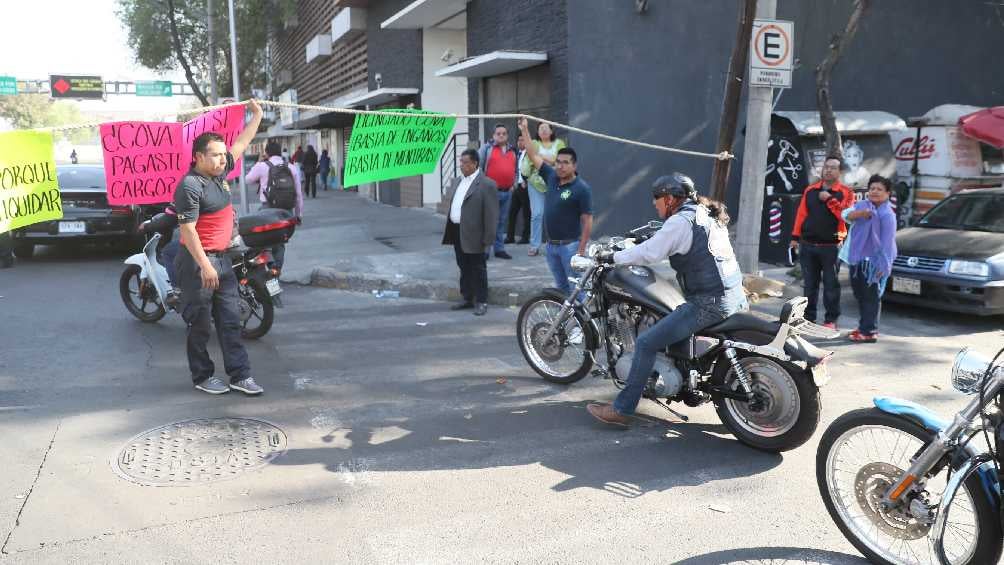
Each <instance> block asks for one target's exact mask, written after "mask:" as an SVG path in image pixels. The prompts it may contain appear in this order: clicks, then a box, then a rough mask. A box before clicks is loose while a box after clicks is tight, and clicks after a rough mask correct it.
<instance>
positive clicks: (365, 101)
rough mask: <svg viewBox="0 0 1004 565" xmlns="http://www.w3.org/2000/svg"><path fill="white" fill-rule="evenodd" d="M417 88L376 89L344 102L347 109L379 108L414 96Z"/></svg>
mask: <svg viewBox="0 0 1004 565" xmlns="http://www.w3.org/2000/svg"><path fill="white" fill-rule="evenodd" d="M419 92H420V91H419V89H417V88H378V89H376V90H370V91H369V92H364V93H362V94H359V95H357V96H354V97H352V98H349V99H347V100H345V101H344V105H345V107H347V108H360V107H363V106H380V105H382V104H387V103H389V102H393V101H394V100H397V99H398V98H402V97H405V96H415V95H417V94H418V93H419Z"/></svg>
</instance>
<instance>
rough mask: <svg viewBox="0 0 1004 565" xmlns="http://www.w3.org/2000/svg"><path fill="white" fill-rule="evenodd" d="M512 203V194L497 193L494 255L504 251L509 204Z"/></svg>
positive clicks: (503, 191) (506, 192) (508, 192)
mask: <svg viewBox="0 0 1004 565" xmlns="http://www.w3.org/2000/svg"><path fill="white" fill-rule="evenodd" d="M510 203H512V192H510V191H508V190H500V191H499V223H498V227H496V228H495V253H498V252H500V251H505V235H506V234H505V231H506V227H508V224H509V204H510Z"/></svg>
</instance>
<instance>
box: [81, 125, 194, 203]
mask: <svg viewBox="0 0 1004 565" xmlns="http://www.w3.org/2000/svg"><path fill="white" fill-rule="evenodd" d="M100 134H101V147H102V149H103V151H104V158H105V179H106V181H107V184H108V187H107V192H108V203H109V204H113V205H119V206H124V205H130V204H156V203H158V202H169V201H170V200H171V198H173V197H174V189H175V188H176V187H177V186H178V181H179V180H181V177H182V176H184V174H185V172H186V171H188V165H189V159H188V157H187V155H188V154H187V153H185V146H184V144H183V143H182V141H181V124H179V123H175V122H170V123H169V122H111V123H106V124H101V128H100Z"/></svg>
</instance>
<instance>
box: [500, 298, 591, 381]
mask: <svg viewBox="0 0 1004 565" xmlns="http://www.w3.org/2000/svg"><path fill="white" fill-rule="evenodd" d="M561 307H562V302H561V298H559V297H558V296H557V295H554V294H549V293H542V294H538V295H536V296H534V297H532V298H530V299H529V300H527V301H526V303H525V304H523V307H522V308H520V310H519V316H517V317H516V340H517V341H518V342H519V349H520V351H521V352H522V353H523V358H524V359H526V362H527V364H529V365H530V366H531V367H533V370H534V371H536V372H537V374H538V375H540V376H541V377H544V379H546V380H548V381H551V382H552V383H557V384H563V385H567V384H572V383H574V382H576V381H578V380H580V379H581V378H582V377H584V376H586V375H587V374H588V373H589V369H591V368H592V366H593V349H595V343H596V339H595V336H594V335H593V333H592V332H593V328H592V326H590V325H589V323H588V322H586V321H585V319H584V318H583V317H582V316H581V315H580V314H579V313H578V312H575V313H574V315H572V316H569V317H568V320H566V321H565V323H564V327H563V328H559V329H558V331H556V332H555V333H554V335H553V336H552V337H551V339H550V340H549V341H547V342H544V340H543V337H544V336H545V335H546V333H547V331H548V329H549V328H550V327H551V325H552V324H553V322H554V321H555V319H556V318H557V316H558V313H559V312H560V311H561Z"/></svg>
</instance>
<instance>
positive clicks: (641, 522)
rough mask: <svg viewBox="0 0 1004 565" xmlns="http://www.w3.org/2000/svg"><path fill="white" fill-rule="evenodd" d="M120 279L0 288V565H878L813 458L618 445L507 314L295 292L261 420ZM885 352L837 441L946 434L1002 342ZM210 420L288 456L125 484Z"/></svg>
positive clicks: (28, 277)
mask: <svg viewBox="0 0 1004 565" xmlns="http://www.w3.org/2000/svg"><path fill="white" fill-rule="evenodd" d="M121 255H123V253H122V252H121V251H114V250H95V249H90V248H87V249H76V250H73V249H71V250H62V251H56V250H53V249H49V248H43V249H40V251H39V254H38V257H37V258H36V259H35V260H33V261H29V262H22V263H21V264H20V265H19V266H18V267H16V268H15V269H13V270H6V271H0V320H2V324H0V343H2V344H3V345H2V348H0V433H2V436H3V438H4V441H3V442H0V461H3V462H4V464H3V465H2V466H0V540H2V541H3V544H4V545H3V554H2V555H0V562H2V563H6V562H10V563H69V562H73V563H151V562H154V563H168V562H171V563H174V562H177V563H197V562H204V563H256V562H274V563H321V562H325V563H471V562H495V563H571V562H575V563H604V562H627V563H641V562H650V563H684V564H687V565H710V564H724V563H772V564H775V563H820V564H824V563H825V564H851V563H861V562H863V560H861V559H860V557H858V556H857V553H856V552H855V550H854V549H853V547H851V546H850V545H849V544H848V543H847V542H846V541H844V539H843V537H842V536H841V535H840V533H839V532H838V531H837V530H836V528H835V526H834V525H833V524H832V523H831V522H830V519H829V517H828V516H827V515H826V513H825V510H824V508H823V505H822V503H821V501H820V499H819V496H818V493H817V490H816V485H815V480H814V474H813V473H814V455H815V450H816V440H817V439H818V435H819V434H818V433H817V438H816V439H814V440H813V441H812V442H810V443H809V444H807V445H806V446H804V447H802V448H800V449H798V450H796V451H793V452H790V453H786V454H784V455H783V456H778V455H768V454H763V453H758V452H755V451H752V450H750V449H748V448H745V447H743V446H742V445H740V444H739V443H737V442H736V441H735V440H733V439H732V438H731V436H729V435H728V434H727V432H726V431H725V429H724V428H723V427H722V426H721V425H720V423H719V422H718V420H717V417H716V416H715V413H714V411H713V409H712V408H711V407H709V406H705V407H700V408H696V409H687V408H682V409H681V410H682V411H683V412H684V413H686V414H687V415H688V416H689V417H690V418H691V420H690V422H688V423H679V422H676V421H675V420H674V419H673V418H672V417H671V416H670V415H669V414H668V413H667V412H665V411H663V410H662V409H661V408H659V407H658V406H655V405H652V404H649V405H647V406H645V407H644V408H643V414H642V415H643V418H642V419H641V420H640V421H639V423H638V425H636V426H635V427H634V428H633V429H631V430H630V431H626V432H619V431H613V430H609V429H604V428H602V427H600V426H599V425H597V424H596V423H594V421H593V420H592V419H591V418H590V417H589V416H588V415H587V414H586V412H585V410H584V406H585V403H586V402H588V401H592V400H609V399H611V398H612V397H613V392H614V389H613V387H612V386H610V385H609V384H608V383H606V382H603V381H599V380H597V379H593V378H587V379H586V380H584V381H582V382H580V383H578V384H576V385H573V386H571V387H561V386H556V385H551V384H548V383H546V382H545V381H543V380H542V379H540V378H538V377H536V376H535V374H534V373H532V371H531V370H530V369H529V368H528V367H527V366H526V365H525V363H524V362H523V360H522V357H521V355H520V353H519V350H518V347H517V345H516V341H515V337H514V335H513V326H514V320H515V315H516V312H515V310H512V309H502V308H494V309H491V310H490V311H489V314H488V316H486V317H484V318H475V317H473V316H471V315H470V314H469V313H453V312H449V311H448V310H447V306H448V305H447V304H445V303H438V302H430V301H418V300H404V299H398V300H378V299H375V298H374V297H372V296H370V295H364V294H352V293H345V292H340V291H334V290H328V289H315V288H308V287H298V286H287V287H286V292H285V294H284V300H285V303H286V307H285V308H284V309H282V310H279V311H278V314H277V320H276V324H275V326H274V327H273V329H272V331H271V333H269V335H268V336H266V337H265V338H264V339H262V340H260V341H258V342H252V343H250V344H249V345H248V349H249V351H250V355H251V359H252V363H253V366H254V372H255V376H256V378H257V379H258V381H259V383H261V384H262V385H263V386H264V387H265V388H266V394H265V395H264V396H263V397H261V398H247V397H244V396H242V395H239V394H237V393H231V394H228V395H225V396H222V397H210V396H208V395H205V394H202V393H199V392H196V391H194V390H193V389H192V387H191V383H190V380H189V377H188V375H187V370H186V363H185V357H184V347H183V344H184V327H183V324H182V322H181V320H180V318H179V317H177V316H175V315H169V316H168V317H166V318H165V319H163V320H161V321H160V322H159V323H157V324H142V323H140V322H138V321H137V320H135V319H133V318H132V317H131V316H130V315H129V314H128V313H127V312H126V310H125V308H124V307H123V306H122V304H121V302H120V300H119V296H118V286H117V285H118V277H119V274H120V272H121ZM845 304H846V306H847V309H848V310H849V312H848V313H853V312H850V310H851V306H852V305H851V304H850V302H849V301H847V302H845ZM761 307H762V308H766V309H776V308H777V304H776V303H770V304H763V305H761ZM843 323H844V325H845V326H850V325H851V321H850V317H849V316H845V318H844V320H843ZM422 324H424V325H422ZM882 334H883V335H882V341H881V342H880V343H879V344H876V345H850V344H839V345H837V346H835V349H836V350H837V355H836V357H835V359H834V361H833V365H832V372H833V374H834V378H833V381H832V383H831V384H830V385H829V386H827V387H826V388H825V389H823V402H824V413H823V422H822V426H825V425H827V424H828V423H829V422H830V421H832V420H833V419H834V418H835V417H837V416H839V415H840V414H841V413H843V412H846V411H847V410H850V409H853V408H858V407H862V406H866V405H868V404H869V403H870V398H871V397H872V396H874V395H878V394H883V395H896V396H902V397H905V398H908V399H912V400H915V401H919V402H922V403H925V404H927V405H929V406H931V407H933V408H935V409H937V410H939V411H941V412H943V413H949V412H951V411H953V410H956V409H958V408H959V407H960V406H961V405H962V404H963V403H964V400H965V399H964V397H963V396H961V395H960V394H958V393H956V392H954V391H953V390H952V389H951V387H950V385H949V383H948V372H949V369H950V366H951V361H952V357H953V355H954V354H955V352H956V351H957V350H958V349H959V348H961V347H962V346H972V347H975V348H977V349H979V350H982V351H984V352H986V353H990V354H992V353H993V352H994V351H996V349H997V348H998V347H1000V346H1001V345H1004V343H1002V340H1001V332H1000V321H999V320H993V319H986V320H979V319H971V318H966V317H963V316H957V315H952V314H939V313H932V312H927V311H911V310H908V309H904V308H895V307H890V308H888V309H887V310H886V312H885V314H884V319H883V326H882ZM211 351H213V354H214V358H215V359H217V360H219V359H220V357H219V353H218V350H217V349H215V346H214V349H212V350H211ZM218 364H222V363H221V362H219V361H218ZM209 417H243V418H255V419H262V420H265V421H268V422H271V423H273V424H274V425H276V426H278V427H279V428H281V429H282V430H283V431H284V432H285V434H286V436H287V438H288V445H287V447H288V451H287V452H286V453H285V454H283V455H282V456H280V457H279V458H277V459H276V460H275V461H274V462H273V464H271V465H268V466H266V467H264V468H262V469H261V470H258V471H255V472H253V473H250V474H247V475H246V476H244V477H242V478H238V479H235V480H231V481H225V482H216V483H211V484H208V485H201V486H190V487H164V488H155V487H146V486H139V485H136V484H133V483H130V482H127V481H125V480H123V479H122V478H120V477H119V476H118V475H116V473H114V472H113V470H112V464H111V462H112V461H113V460H114V459H115V458H116V456H117V453H118V451H119V449H120V448H122V447H123V446H124V445H125V444H126V442H127V441H128V440H129V439H130V438H132V437H134V436H135V435H137V434H140V433H142V432H144V431H146V430H150V429H153V428H156V427H159V426H162V425H165V424H169V423H172V422H177V421H182V420H189V419H193V418H209ZM821 429H822V428H821Z"/></svg>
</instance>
